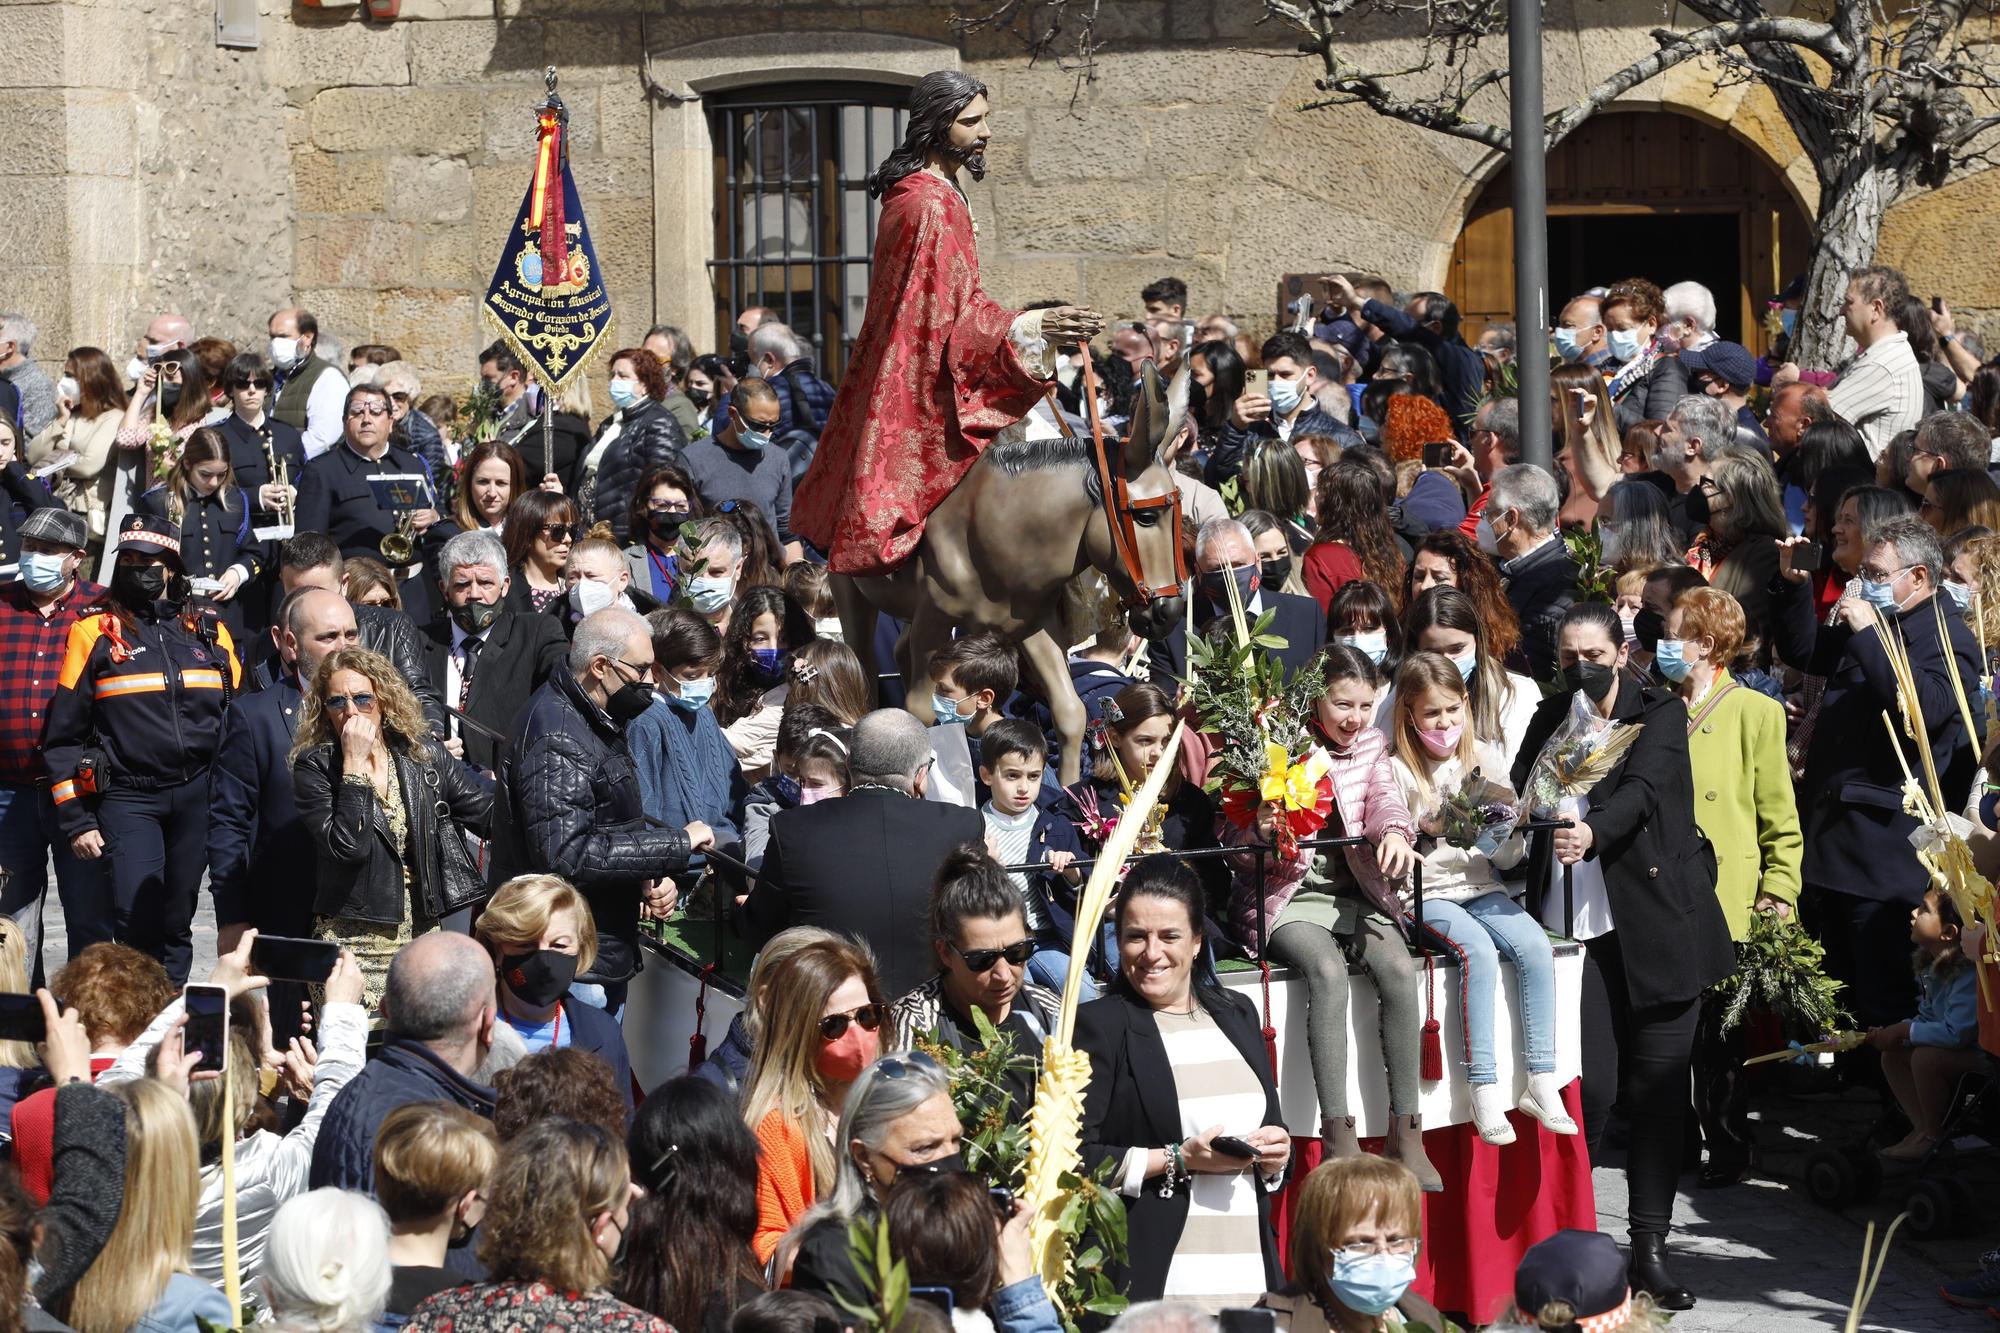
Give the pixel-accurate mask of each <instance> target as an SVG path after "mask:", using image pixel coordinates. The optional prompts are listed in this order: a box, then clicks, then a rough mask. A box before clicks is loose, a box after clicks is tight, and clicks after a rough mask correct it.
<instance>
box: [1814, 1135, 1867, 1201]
mask: <svg viewBox="0 0 2000 1333" xmlns="http://www.w3.org/2000/svg"><path fill="white" fill-rule="evenodd" d="M1805 1184H1806V1192H1807V1193H1809V1194H1811V1195H1812V1197H1813V1202H1815V1203H1817V1204H1819V1205H1820V1206H1821V1207H1824V1208H1845V1207H1846V1206H1847V1205H1848V1204H1850V1203H1852V1202H1853V1201H1854V1198H1855V1195H1856V1193H1857V1189H1858V1186H1859V1184H1860V1182H1859V1180H1858V1178H1857V1173H1856V1171H1855V1169H1854V1161H1853V1159H1852V1158H1851V1157H1849V1156H1848V1154H1846V1153H1844V1152H1841V1151H1839V1150H1838V1149H1834V1148H1815V1149H1813V1151H1812V1152H1811V1153H1810V1154H1808V1155H1807V1157H1806V1171H1805Z"/></svg>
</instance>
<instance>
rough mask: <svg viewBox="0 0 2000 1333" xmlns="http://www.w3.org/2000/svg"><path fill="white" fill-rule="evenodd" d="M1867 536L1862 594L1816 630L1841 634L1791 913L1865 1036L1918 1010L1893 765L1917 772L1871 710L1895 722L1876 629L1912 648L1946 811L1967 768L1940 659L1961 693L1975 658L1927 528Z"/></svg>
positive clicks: (1915, 885) (1910, 862) (1886, 526)
mask: <svg viewBox="0 0 2000 1333" xmlns="http://www.w3.org/2000/svg"><path fill="white" fill-rule="evenodd" d="M1868 538H1869V540H1868V553H1867V554H1866V555H1865V556H1863V557H1862V560H1861V568H1860V576H1861V588H1862V591H1861V595H1860V596H1859V597H1849V598H1846V599H1843V600H1842V601H1841V602H1840V603H1839V604H1838V605H1837V606H1835V608H1834V623H1833V624H1832V625H1831V626H1829V627H1827V628H1825V629H1823V630H1821V631H1820V633H1821V634H1823V635H1827V634H1834V635H1841V636H1844V637H1845V638H1846V646H1845V648H1844V649H1843V650H1842V651H1841V652H1840V655H1839V658H1838V665H1836V666H1835V667H1834V670H1833V674H1832V675H1830V676H1828V677H1827V681H1826V695H1825V697H1824V698H1823V699H1822V700H1821V701H1820V706H1819V721H1818V722H1817V724H1815V726H1814V728H1813V736H1812V742H1811V744H1810V746H1809V747H1808V748H1807V750H1806V765H1805V777H1804V779H1803V780H1802V781H1801V782H1800V783H1799V811H1800V814H1801V815H1802V816H1803V818H1804V820H1805V860H1804V861H1803V862H1802V863H1801V865H1800V879H1801V880H1802V881H1803V882H1804V886H1805V892H1804V895H1803V897H1802V899H1801V901H1800V904H1799V906H1800V915H1801V916H1802V917H1803V918H1804V920H1805V922H1806V924H1807V925H1808V926H1809V927H1810V928H1811V929H1812V930H1813V932H1814V933H1815V934H1817V935H1818V936H1819V937H1820V939H1821V941H1822V942H1824V944H1825V945H1826V970H1827V972H1828V974H1829V975H1831V976H1834V977H1838V978H1839V979H1840V980H1842V981H1844V982H1846V983H1847V985H1848V993H1847V1005H1848V1008H1849V1009H1851V1010H1852V1011H1853V1013H1854V1016H1855V1018H1856V1019H1858V1020H1860V1022H1861V1024H1862V1025H1863V1026H1864V1027H1874V1026H1883V1025H1887V1024H1890V1023H1896V1022H1900V1021H1901V1020H1903V1019H1905V1018H1908V1017H1909V1016H1910V1015H1911V1014H1913V1013H1915V1012H1916V1004H1917V996H1916V982H1915V979H1914V977H1913V975H1912V973H1911V970H1910V929H1909V915H1910V909H1911V908H1912V907H1914V906H1916V904H1917V903H1919V902H1920V901H1922V899H1923V896H1924V890H1925V889H1926V888H1928V887H1929V885H1930V874H1929V872H1928V871H1926V870H1925V869H1924V868H1923V865H1922V864H1921V863H1920V862H1919V861H1918V860H1917V854H1916V852H1915V851H1914V850H1913V849H1912V848H1911V846H1910V842H1909V837H1910V834H1911V833H1913V832H1914V831H1915V830H1916V828H1917V821H1916V817H1915V816H1914V815H1909V814H1905V813H1904V811H1903V772H1904V765H1905V764H1907V765H1908V767H1909V771H1911V772H1913V773H1919V774H1921V773H1922V772H1923V771H1924V765H1923V759H1922V756H1921V755H1920V754H1918V753H1917V751H1916V747H1915V744H1914V743H1913V742H1909V741H1908V740H1907V738H1905V737H1903V736H1902V727H1901V723H1900V722H1898V724H1897V740H1896V742H1895V744H1897V745H1899V746H1901V747H1902V749H1903V754H1902V756H1901V758H1900V759H1899V758H1898V756H1897V754H1896V753H1895V751H1894V750H1892V749H1891V748H1890V746H1891V742H1890V739H1889V732H1888V731H1887V730H1885V729H1884V728H1883V726H1882V714H1884V713H1887V714H1888V715H1889V716H1890V717H1892V718H1900V716H1901V714H1900V713H1899V712H1898V711H1897V704H1896V695H1897V690H1896V678H1895V675H1894V673H1893V672H1892V671H1891V670H1890V668H1889V657H1888V653H1887V652H1886V651H1885V649H1884V648H1883V644H1882V635H1883V633H1884V632H1885V631H1884V628H1883V627H1884V626H1885V624H1894V625H1895V626H1896V627H1897V630H1898V631H1899V633H1900V634H1901V637H1902V640H1903V644H1904V646H1905V647H1906V648H1907V649H1908V650H1909V658H1910V674H1911V675H1912V676H1913V677H1914V678H1915V681H1916V694H1917V700H1918V702H1919V703H1920V705H1921V706H1922V708H1923V714H1924V727H1925V729H1926V730H1927V731H1928V733H1929V735H1928V738H1927V739H1928V743H1929V746H1930V752H1931V764H1932V765H1933V767H1935V769H1936V771H1937V775H1938V781H1939V783H1940V784H1941V785H1942V786H1943V788H1944V799H1945V807H1946V809H1947V810H1952V811H1957V810H1961V809H1963V808H1964V806H1965V798H1966V792H1967V790H1968V789H1969V788H1970V787H1971V784H1972V775H1973V770H1974V769H1975V768H1976V767H1977V764H1978V759H1977V756H1976V755H1975V753H1974V750H1973V743H1972V740H1971V738H1969V737H1968V736H1967V735H1966V734H1965V722H1964V718H1963V714H1961V712H1960V711H1959V706H1958V692H1957V689H1956V688H1955V687H1954V685H1953V682H1952V665H1951V660H1950V659H1953V658H1955V659H1956V660H1957V666H1958V680H1959V682H1960V683H1962V684H1964V685H1965V688H1966V690H1967V692H1968V693H1970V692H1971V690H1972V688H1973V687H1972V684H1971V682H1973V681H1976V680H1977V679H1978V678H1979V661H1980V651H1979V643H1978V640H1977V639H1976V638H1975V636H1974V635H1973V633H1972V631H1971V630H1970V629H1969V628H1967V626H1966V624H1965V621H1964V619H1963V618H1962V617H1961V616H1960V614H1959V612H1958V610H1957V608H1956V607H1954V606H1953V605H1952V604H1951V602H1950V600H1949V599H1946V598H1940V597H1939V596H1938V582H1939V579H1940V578H1942V577H1943V568H1944V557H1943V553H1942V552H1941V551H1940V549H1939V547H1938V539H1937V534H1936V533H1935V532H1933V531H1932V530H1931V528H1930V525H1929V524H1927V523H1925V522H1923V521H1922V520H1921V519H1917V518H1899V519H1892V520H1890V521H1888V522H1885V523H1881V524H1878V525H1877V526H1875V527H1874V528H1871V529H1870V530H1869V533H1868Z"/></svg>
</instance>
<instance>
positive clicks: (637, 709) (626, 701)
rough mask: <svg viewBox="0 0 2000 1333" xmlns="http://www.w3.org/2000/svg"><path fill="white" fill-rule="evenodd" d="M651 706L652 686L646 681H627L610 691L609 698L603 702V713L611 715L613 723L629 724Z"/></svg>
mask: <svg viewBox="0 0 2000 1333" xmlns="http://www.w3.org/2000/svg"><path fill="white" fill-rule="evenodd" d="M652 706H653V686H652V684H651V683H650V682H648V681H643V680H628V681H626V682H625V683H624V684H623V685H620V686H619V687H618V688H617V689H615V690H613V691H611V697H610V698H608V699H606V700H605V701H604V711H605V712H606V713H609V714H610V715H611V720H612V721H613V722H621V723H622V722H630V721H631V720H632V719H633V718H636V717H638V716H639V715H640V714H642V713H644V712H645V711H646V710H647V709H648V708H651V707H652Z"/></svg>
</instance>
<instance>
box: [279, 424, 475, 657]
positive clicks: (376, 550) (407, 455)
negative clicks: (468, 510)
mask: <svg viewBox="0 0 2000 1333" xmlns="http://www.w3.org/2000/svg"><path fill="white" fill-rule="evenodd" d="M391 410H392V409H391V407H390V403H389V395H388V394H387V393H386V392H384V391H383V389H382V387H381V386H380V385H377V384H357V385H355V386H354V387H353V388H352V389H349V390H348V391H347V406H346V409H345V423H346V428H345V433H344V435H343V436H342V437H341V442H340V446H339V447H338V448H336V449H332V450H329V451H328V452H326V453H324V454H321V455H320V456H319V457H318V458H315V459H313V460H312V461H311V462H309V463H307V464H306V467H305V474H304V476H303V477H302V478H301V479H300V482H299V500H298V515H297V519H296V527H297V529H298V531H300V532H324V533H326V534H327V535H328V536H330V537H332V538H333V540H334V541H335V542H337V543H338V544H339V546H340V551H341V554H342V555H346V556H357V555H365V556H369V557H371V558H373V559H376V560H380V559H382V539H383V538H384V537H386V536H388V535H389V534H390V533H391V532H394V531H395V530H396V520H397V518H398V515H396V514H394V513H392V512H390V511H389V510H387V509H384V508H382V507H381V506H380V505H379V504H377V503H376V501H375V492H374V491H373V490H371V489H370V488H369V485H368V479H369V478H370V477H385V476H395V475H405V476H407V475H411V474H416V475H421V476H423V477H426V478H429V480H430V484H431V494H432V495H433V496H435V495H436V494H437V478H436V477H433V476H431V470H430V468H429V467H427V466H426V465H425V464H424V461H423V460H422V459H421V458H419V457H417V455H415V454H413V453H411V452H410V451H409V450H407V449H401V448H398V447H396V446H395V445H393V444H391V443H390V442H389V433H390V431H391V430H392V429H393V427H394V422H393V420H392V418H391ZM410 521H411V526H412V527H413V528H414V529H415V531H416V535H417V537H418V538H420V539H421V538H422V537H424V535H425V534H427V533H428V532H430V530H431V529H432V528H433V527H436V526H438V524H439V523H440V516H439V514H438V511H437V510H436V509H428V508H427V509H419V510H417V511H416V512H415V513H414V514H412V515H410ZM446 526H447V528H448V529H449V530H448V531H445V532H443V533H441V534H440V535H442V536H447V537H448V536H450V535H451V532H455V531H456V530H457V529H456V528H455V527H452V526H451V525H446ZM421 570H422V566H421V564H420V563H418V562H416V561H412V562H411V563H410V564H408V565H404V566H402V567H400V568H397V569H394V570H391V571H390V572H391V573H393V574H394V575H395V576H396V581H397V582H398V583H399V584H400V585H402V595H403V606H404V608H405V609H406V610H408V611H409V613H410V615H411V617H412V618H413V619H415V620H417V621H418V622H419V623H421V622H423V621H426V620H428V619H430V614H429V613H430V609H431V605H432V602H431V596H430V590H429V588H428V587H426V586H425V580H423V579H421V578H420V577H419V574H420V573H421Z"/></svg>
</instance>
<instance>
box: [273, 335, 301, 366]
mask: <svg viewBox="0 0 2000 1333" xmlns="http://www.w3.org/2000/svg"><path fill="white" fill-rule="evenodd" d="M298 357H299V340H298V339H297V338H273V339H271V364H273V365H276V366H289V365H291V364H292V362H294V361H296V360H298Z"/></svg>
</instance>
